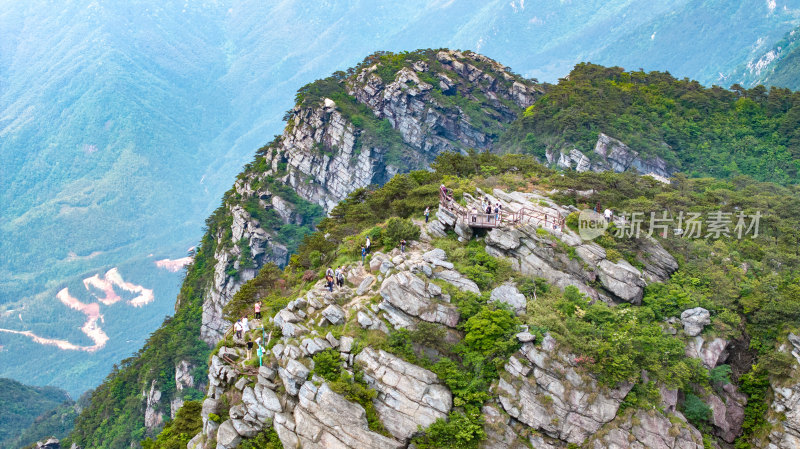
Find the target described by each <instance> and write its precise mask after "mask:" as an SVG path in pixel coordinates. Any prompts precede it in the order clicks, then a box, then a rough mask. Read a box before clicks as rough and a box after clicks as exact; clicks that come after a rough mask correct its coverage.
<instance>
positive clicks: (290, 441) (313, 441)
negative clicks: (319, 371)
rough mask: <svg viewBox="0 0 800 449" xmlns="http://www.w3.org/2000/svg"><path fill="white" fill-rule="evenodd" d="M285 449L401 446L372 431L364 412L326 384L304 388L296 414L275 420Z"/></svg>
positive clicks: (380, 448) (306, 385)
mask: <svg viewBox="0 0 800 449" xmlns="http://www.w3.org/2000/svg"><path fill="white" fill-rule="evenodd" d="M275 428H276V431H277V432H278V436H279V437H280V438H281V442H282V443H283V447H284V448H300V447H302V448H304V449H306V448H309V449H317V448H319V449H328V448H333V447H339V448H365V449H373V448H374V449H383V448H389V449H391V448H401V447H403V445H402V444H400V442H398V441H396V440H393V439H392V438H388V437H385V436H383V435H381V434H379V433H377V432H374V431H371V430H369V428H368V426H367V418H366V413H365V411H364V408H363V407H361V406H360V405H358V404H354V403H352V402H350V401H348V400H346V399H345V398H344V397H343V396H342V395H340V394H338V393H335V392H333V391H332V390H331V389H330V388H329V387H328V385H327V384H325V383H323V384H322V385H321V386H320V387H316V386H315V385H314V384H313V383H312V382H306V383H305V384H303V388H302V390H301V391H300V394H299V404H298V405H297V406H296V407H295V408H294V414H293V415H292V416H291V417H290V416H286V415H281V416H280V417H278V418H277V419H276V427H275Z"/></svg>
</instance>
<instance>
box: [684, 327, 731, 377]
mask: <svg viewBox="0 0 800 449" xmlns="http://www.w3.org/2000/svg"><path fill="white" fill-rule="evenodd" d="M727 347H728V341H727V340H725V339H723V338H719V337H717V338H714V339H713V340H711V341H708V342H707V341H705V340H704V339H703V337H702V336H700V335H698V336H696V337H694V338H693V339H692V340H690V341H689V342H688V343H687V344H686V356H687V357H692V358H696V359H700V360H702V362H703V366H705V367H706V368H708V369H712V368H715V367H716V366H717V365H720V364H722V363H724V362H725V360H727V358H728V352H727V351H726V349H727Z"/></svg>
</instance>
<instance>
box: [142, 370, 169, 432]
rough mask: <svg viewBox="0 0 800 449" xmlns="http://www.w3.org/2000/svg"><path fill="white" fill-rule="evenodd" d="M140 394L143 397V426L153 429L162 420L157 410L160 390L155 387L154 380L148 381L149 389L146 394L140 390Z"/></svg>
mask: <svg viewBox="0 0 800 449" xmlns="http://www.w3.org/2000/svg"><path fill="white" fill-rule="evenodd" d="M142 396H144V398H145V410H144V426H145V427H147V428H148V429H155V428H156V427H158V426H160V425H161V423H163V422H164V419H163V418H162V417H161V412H160V411H159V401H161V390H158V389H156V381H155V380H153V381H152V382H151V383H150V391H149V392H147V393H146V394H145V392H142Z"/></svg>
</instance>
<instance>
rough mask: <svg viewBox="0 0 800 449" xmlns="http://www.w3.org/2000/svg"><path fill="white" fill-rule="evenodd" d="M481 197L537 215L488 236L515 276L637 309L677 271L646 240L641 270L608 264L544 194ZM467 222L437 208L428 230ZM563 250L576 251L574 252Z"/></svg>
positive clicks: (671, 261) (666, 256) (622, 262)
mask: <svg viewBox="0 0 800 449" xmlns="http://www.w3.org/2000/svg"><path fill="white" fill-rule="evenodd" d="M483 195H484V196H485V197H486V198H487V199H488V201H489V202H491V203H492V204H494V203H500V204H501V205H502V206H503V211H504V213H506V214H513V213H516V212H517V211H519V210H520V209H522V208H525V209H527V210H530V211H535V212H536V213H537V214H538V215H536V217H537V219H535V220H531V221H526V222H523V223H520V224H517V225H515V226H504V227H498V228H494V229H492V230H491V231H489V232H488V233H487V235H486V240H485V242H486V251H487V252H488V253H489V254H491V255H493V256H495V257H502V258H506V259H508V260H509V261H510V262H511V265H512V268H514V269H515V270H516V271H519V272H521V273H522V274H525V275H528V276H535V277H541V278H544V279H545V280H547V281H548V282H549V283H551V284H553V285H555V286H557V287H559V288H561V289H564V288H566V287H567V286H570V285H572V286H575V287H576V288H578V290H580V291H581V292H583V293H584V294H586V295H587V296H589V297H590V298H592V299H595V300H597V299H601V300H604V301H606V302H611V301H612V300H616V301H624V302H630V303H632V304H639V303H640V302H641V299H642V295H643V293H644V287H645V286H646V285H647V283H649V282H661V281H665V280H666V279H668V278H669V275H670V274H672V273H673V272H674V271H675V270H677V269H678V263H677V261H676V260H675V258H674V257H672V256H671V255H670V254H669V253H668V252H667V251H666V250H664V248H663V247H661V245H659V244H658V242H656V241H655V240H654V239H652V238H649V237H646V236H645V237H643V238H641V239H639V240H638V241H637V244H638V245H639V246H640V248H641V249H642V251H641V252H640V254H641V255H639V256H637V257H639V262H641V264H642V265H643V267H644V269H643V270H639V269H638V268H636V267H634V266H633V265H631V264H630V263H628V262H627V261H626V260H625V259H620V260H615V261H612V260H609V259H608V258H607V255H606V251H605V249H603V248H602V247H601V246H599V245H597V244H596V243H593V242H587V241H583V240H582V239H581V237H579V236H578V235H577V234H576V233H574V232H573V231H572V230H570V229H568V228H566V227H563V226H562V225H561V223H560V219H563V218H564V217H566V216H567V215H568V214H569V212H570V211H569V210H567V209H565V208H562V207H560V206H557V205H555V204H553V203H552V202H551V201H548V200H547V198H546V197H544V196H542V195H540V194H536V193H522V192H511V193H506V192H503V191H502V190H499V189H494V191H493V192H492V194H491V195H490V194H486V193H484V194H483ZM470 198H471V197H470ZM472 201H477V200H472ZM543 204H547V206H544V205H543ZM469 207H472V206H471V205H468V208H469ZM463 222H464V220H462V219H461V218H460V217H458V216H456V215H455V214H453V213H452V212H451V211H448V210H446V209H442V208H439V210H438V211H437V220H435V221H433V222H431V224H429V226H428V229H429V230H430V229H431V228H433V229H436V228H437V227H440V226H441V227H443V228H444V229H448V228H452V229H455V230H456V231H457V232H458V229H459V226H460V225H463ZM559 248H572V250H571V251H574V252H573V253H570V252H569V251H564V250H559ZM598 280H599V281H600V282H599V286H600V287H602V288H600V289H598V288H596V287H595V286H596V285H597V283H596V282H595V281H598Z"/></svg>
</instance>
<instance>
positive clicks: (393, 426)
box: [355, 348, 453, 441]
mask: <svg viewBox="0 0 800 449" xmlns="http://www.w3.org/2000/svg"><path fill="white" fill-rule="evenodd" d="M355 361H356V363H359V364H363V369H364V378H365V380H366V381H367V383H368V384H369V385H370V386H371V387H372V388H374V389H375V390H376V391H377V392H378V397H377V398H376V399H375V401H374V403H375V409H376V410H377V412H378V415H379V416H380V418H381V421H382V422H383V424H384V426H385V427H386V430H388V431H389V433H391V434H392V436H394V437H395V438H397V439H398V440H401V441H407V440H408V439H410V438H411V436H412V435H413V434H414V433H416V432H417V427H418V426H422V427H423V428H425V427H427V426H429V425H431V424H432V423H433V422H434V421H435V420H436V419H438V418H445V417H446V416H447V413H448V412H450V409H451V408H452V406H453V398H452V395H451V394H450V390H448V389H447V387H445V386H444V385H442V384H441V383H440V381H439V379H438V378H437V377H436V375H435V374H434V373H432V372H431V371H428V370H426V369H423V368H420V367H419V366H416V365H412V364H410V363H408V362H405V361H404V360H402V359H400V358H398V357H396V356H394V355H392V354H389V353H387V352H385V351H383V350H377V351H376V350H374V349H372V348H365V349H364V350H363V351H361V352H360V353H359V354H358V355H357V356H356V358H355Z"/></svg>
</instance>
